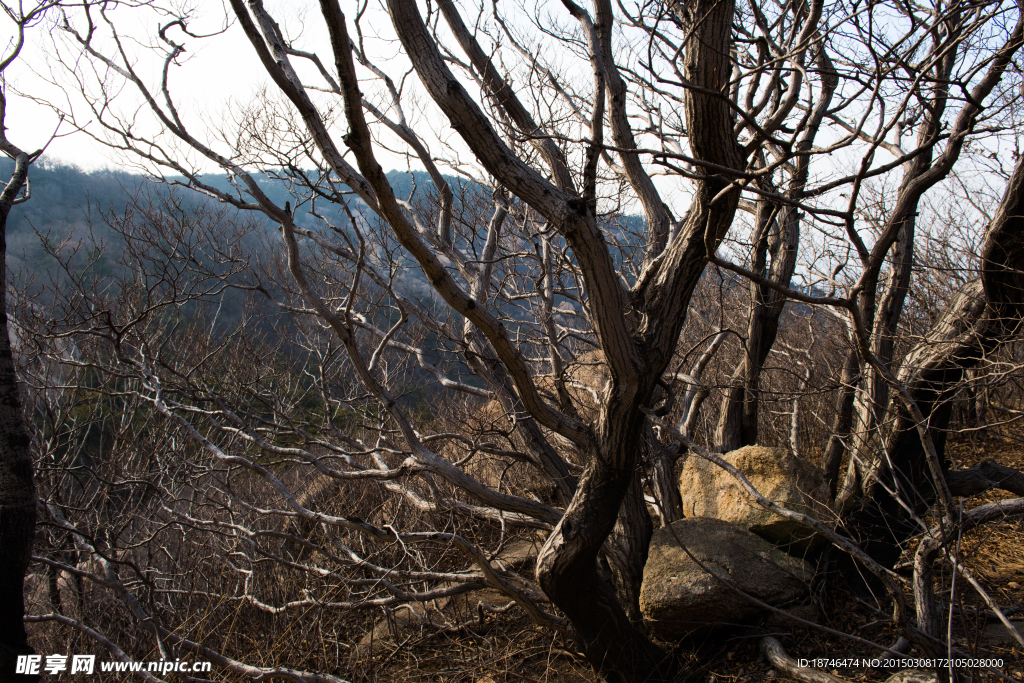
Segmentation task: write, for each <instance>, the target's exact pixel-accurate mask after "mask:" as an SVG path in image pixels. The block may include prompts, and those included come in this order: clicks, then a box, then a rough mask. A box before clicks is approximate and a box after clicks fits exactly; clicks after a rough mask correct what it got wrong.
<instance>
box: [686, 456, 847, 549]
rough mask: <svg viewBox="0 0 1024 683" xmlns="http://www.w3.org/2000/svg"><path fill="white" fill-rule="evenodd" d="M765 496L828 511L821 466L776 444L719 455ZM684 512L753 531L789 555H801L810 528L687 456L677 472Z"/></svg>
mask: <svg viewBox="0 0 1024 683" xmlns="http://www.w3.org/2000/svg"><path fill="white" fill-rule="evenodd" d="M722 457H723V458H724V459H725V460H726V461H728V462H729V463H730V464H732V465H733V466H735V467H736V468H737V469H738V470H740V471H741V472H743V474H744V475H745V476H746V477H747V479H749V480H750V483H751V484H753V485H754V488H756V489H757V490H758V491H760V492H761V494H762V495H763V496H764V497H766V498H768V499H769V500H771V501H773V502H775V503H778V504H779V505H782V506H783V507H786V508H788V509H790V510H794V511H796V512H802V513H804V514H808V515H810V516H812V517H814V518H816V519H818V520H821V521H823V522H826V523H827V522H828V520H829V519H830V518H831V517H832V514H831V511H830V509H829V507H828V504H827V502H826V501H828V499H829V495H828V487H827V486H826V484H825V475H824V472H822V470H821V469H820V468H818V467H817V466H815V465H814V464H812V463H810V462H808V461H806V460H803V459H802V458H797V457H795V456H793V455H790V454H789V453H787V452H786V451H784V450H781V449H778V448H765V447H764V446H746V447H744V448H740V449H737V450H735V451H732V452H730V453H726V454H725V455H723V456H722ZM679 492H680V494H681V496H682V499H683V514H684V515H686V516H687V517H714V518H716V519H721V520H724V521H726V522H731V523H732V524H735V525H736V526H739V527H741V528H743V529H747V530H749V531H752V532H754V533H755V534H757V535H758V536H760V537H762V538H764V539H766V540H768V541H770V542H771V543H774V544H776V545H778V546H780V547H782V548H783V549H784V550H786V551H787V552H789V553H791V554H794V555H803V553H805V552H806V551H807V549H808V548H809V547H810V545H811V543H812V541H813V540H814V532H813V531H812V530H811V529H810V528H808V527H806V526H804V525H802V524H800V523H799V522H795V521H793V520H790V519H786V518H784V517H780V516H779V515H776V514H775V513H773V512H770V511H768V510H766V509H765V508H763V507H761V506H760V505H758V504H757V503H756V502H754V500H753V499H752V498H750V496H748V495H747V493H746V491H745V490H744V489H743V488H742V487H741V486H740V484H739V482H737V481H736V479H735V478H734V477H733V476H732V475H731V474H729V473H728V472H726V471H725V470H723V469H722V468H720V467H718V466H717V465H715V464H714V463H711V462H708V461H707V460H704V459H703V458H699V457H696V456H691V457H690V458H689V459H687V461H686V464H685V465H684V466H683V470H682V473H681V474H680V476H679Z"/></svg>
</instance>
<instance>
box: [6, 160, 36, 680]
mask: <svg viewBox="0 0 1024 683" xmlns="http://www.w3.org/2000/svg"><path fill="white" fill-rule="evenodd" d="M28 164H29V158H28V155H27V154H24V153H23V154H19V155H18V156H17V157H16V159H15V168H14V174H13V175H12V177H11V180H10V182H9V183H8V184H7V187H6V189H5V190H4V191H3V193H2V194H0V682H4V683H6V682H7V681H15V680H18V681H22V682H24V681H28V680H30V679H32V678H33V677H29V676H22V675H16V674H15V673H14V670H15V663H16V660H17V656H18V655H24V654H32V652H33V650H32V648H31V647H29V644H28V638H27V635H26V633H25V624H24V617H25V572H26V571H27V570H28V564H29V560H30V559H31V557H32V542H33V540H34V538H35V530H36V490H35V484H34V482H33V480H32V453H31V452H30V451H29V443H30V441H29V436H28V430H27V429H26V428H25V422H24V417H23V415H22V407H21V393H20V391H19V389H18V376H17V373H16V370H15V364H14V355H13V354H12V352H11V337H10V331H9V328H8V323H7V265H6V256H7V216H8V214H9V213H10V211H11V206H13V203H14V200H15V198H16V197H17V195H18V193H19V192H20V191H21V188H22V187H23V186H24V184H25V180H26V179H27V178H28ZM36 678H37V677H36Z"/></svg>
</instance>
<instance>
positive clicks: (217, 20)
mask: <svg viewBox="0 0 1024 683" xmlns="http://www.w3.org/2000/svg"><path fill="white" fill-rule="evenodd" d="M268 4H271V3H268ZM211 5H212V7H210V6H208V9H204V10H202V11H199V12H197V13H196V16H195V18H194V20H193V22H192V23H190V25H189V29H190V30H191V31H193V32H196V33H206V32H215V31H219V30H221V29H223V28H224V22H225V17H226V16H227V15H226V10H225V8H222V7H220V6H219V5H217V4H216V3H211ZM57 18H58V17H57V15H56V14H52V15H51V17H49V19H48V20H46V21H45V22H44V23H43V24H42V25H39V26H36V27H34V28H33V30H32V31H31V33H30V34H29V35H28V36H27V39H26V46H25V48H24V50H23V52H22V54H21V57H20V59H19V60H18V61H17V62H15V63H14V64H12V65H11V67H10V68H9V69H8V74H7V75H8V82H9V87H8V99H9V102H8V114H7V126H8V135H9V138H10V139H11V140H12V141H13V142H14V143H15V144H17V145H19V146H20V147H21V148H22V149H25V150H32V151H34V150H36V149H39V148H40V147H41V146H43V145H46V144H47V142H48V141H49V145H48V146H47V149H46V155H45V158H46V159H47V160H49V161H56V162H61V163H67V164H73V165H76V166H78V167H80V168H83V169H85V170H95V169H101V168H117V167H120V166H122V165H123V162H124V160H123V158H120V157H118V156H117V155H116V154H115V153H113V152H112V151H111V150H110V149H109V148H107V147H105V146H104V145H102V144H100V143H98V142H96V141H95V140H93V139H91V138H90V137H88V136H87V135H83V134H81V133H80V132H76V131H75V130H74V127H73V126H70V125H68V124H67V123H64V124H61V125H58V124H59V123H60V119H59V117H58V115H57V113H56V112H55V111H53V109H52V108H51V107H48V106H45V105H43V104H41V103H39V102H37V101H33V99H34V98H37V99H45V100H49V101H52V102H54V103H57V104H58V106H67V105H68V104H72V105H73V106H74V107H75V108H76V110H77V111H85V109H84V106H83V103H82V101H81V99H80V97H76V94H75V93H74V88H73V83H71V82H70V81H69V80H68V77H67V74H66V70H65V69H63V68H62V67H61V66H60V64H59V63H58V58H57V57H58V55H57V51H56V50H55V38H54V37H55V36H58V37H59V36H60V31H59V29H57V28H56V27H55V22H56V20H57ZM125 18H126V17H125V16H122V17H117V19H118V20H119V21H123V20H124V19H125ZM150 19H151V21H149V22H147V25H139V26H138V27H137V30H138V32H137V33H133V35H146V34H150V35H152V34H154V33H155V31H154V29H153V27H154V26H155V25H156V20H155V18H153V17H150ZM122 25H123V24H122ZM128 25H129V26H131V24H130V23H129V24H128ZM3 28H4V31H5V33H4V35H3V40H4V43H5V44H9V41H10V38H11V29H12V25H11V24H10V23H9V22H8V23H7V24H5V25H4V27H3ZM169 35H172V36H174V29H172V30H171V31H170V32H169ZM178 37H183V36H181V34H180V33H179V34H178ZM58 39H60V38H58ZM185 41H186V49H187V50H188V53H187V58H186V59H185V60H183V61H182V65H181V66H180V67H179V68H175V69H172V81H171V82H172V91H173V92H174V93H175V96H176V97H177V98H178V102H179V103H180V105H181V107H182V114H183V115H184V116H186V117H188V116H190V115H191V116H192V117H193V119H196V120H197V119H198V118H199V117H204V116H205V117H210V116H217V115H218V114H217V112H220V111H223V110H224V108H225V107H227V106H228V105H229V104H231V103H232V102H238V101H249V100H251V99H252V98H253V97H254V96H255V94H256V93H257V92H258V90H259V87H260V85H261V84H262V83H264V82H265V81H266V80H267V79H266V77H265V75H264V72H263V71H262V69H256V68H253V61H255V59H256V53H255V51H254V49H253V47H252V45H250V44H249V41H248V39H247V38H246V37H245V34H244V33H243V32H242V30H241V29H240V28H239V27H238V26H237V24H235V23H233V22H232V23H230V24H229V25H228V26H227V29H226V31H225V32H224V33H223V34H222V35H217V36H215V37H212V38H208V39H205V40H196V39H192V38H185ZM66 46H67V43H66V42H65V54H68V52H69V51H68V50H67V47H66ZM137 52H138V53H139V54H140V55H142V54H144V51H143V50H141V49H137ZM117 80H118V79H117V78H116V77H114V78H112V79H110V82H111V85H113V86H116V85H117V83H116V81H117ZM121 80H122V81H123V79H121ZM183 86H184V87H183ZM14 91H21V92H22V93H23V95H19V94H17V93H16V92H14ZM24 95H28V97H26V96H24ZM118 99H119V101H120V103H121V106H122V109H123V110H125V111H131V110H132V109H133V108H134V107H137V106H138V103H140V102H141V100H140V99H138V98H137V97H136V96H135V94H134V92H132V91H131V89H130V88H124V89H123V90H122V92H121V93H120V94H119V98H118ZM186 120H188V118H186ZM91 128H92V129H95V126H92V127H91ZM55 131H56V132H57V133H58V136H57V137H56V138H54V139H52V140H51V136H53V135H54V132H55ZM97 132H99V131H97Z"/></svg>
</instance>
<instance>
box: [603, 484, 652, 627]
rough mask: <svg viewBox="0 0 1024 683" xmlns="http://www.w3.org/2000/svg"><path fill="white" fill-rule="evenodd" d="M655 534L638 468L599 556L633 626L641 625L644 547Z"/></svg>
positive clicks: (645, 560) (645, 550)
mask: <svg viewBox="0 0 1024 683" xmlns="http://www.w3.org/2000/svg"><path fill="white" fill-rule="evenodd" d="M653 534H654V525H653V524H652V523H651V515H650V513H649V512H647V503H646V502H645V501H644V489H643V482H642V481H641V479H640V473H639V471H638V472H636V473H635V474H634V476H633V483H632V484H631V485H630V487H629V491H628V492H627V493H626V497H625V499H624V500H623V501H622V505H621V506H620V507H619V517H618V519H616V520H615V526H614V527H612V531H611V533H610V534H608V540H607V541H606V542H605V547H604V551H603V553H602V555H603V556H604V559H605V560H606V561H607V562H608V568H609V569H610V570H611V579H612V585H614V586H615V593H616V594H617V595H618V596H619V602H620V603H621V604H622V607H623V609H625V610H626V616H627V617H629V620H630V621H631V622H633V625H634V627H637V628H642V624H643V615H642V614H641V613H640V584H641V583H642V582H643V579H644V564H646V563H647V548H648V546H649V545H650V543H651V536H652V535H653Z"/></svg>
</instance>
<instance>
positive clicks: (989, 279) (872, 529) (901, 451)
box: [848, 160, 1024, 566]
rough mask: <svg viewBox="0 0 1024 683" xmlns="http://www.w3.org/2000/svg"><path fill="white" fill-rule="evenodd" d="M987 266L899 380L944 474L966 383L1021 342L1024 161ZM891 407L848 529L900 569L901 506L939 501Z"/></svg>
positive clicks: (989, 238) (986, 254)
mask: <svg viewBox="0 0 1024 683" xmlns="http://www.w3.org/2000/svg"><path fill="white" fill-rule="evenodd" d="M981 260H982V263H981V279H980V280H975V281H973V282H970V283H968V284H967V285H966V286H964V287H963V288H962V289H961V291H960V292H958V293H957V295H956V296H955V297H954V299H953V301H952V302H951V303H950V305H949V308H948V309H947V310H946V312H945V314H944V315H943V316H942V318H941V319H940V320H939V321H938V323H936V325H935V327H934V328H933V329H932V331H931V332H930V333H929V334H928V335H927V336H926V338H925V339H924V340H923V342H922V343H921V344H919V345H918V346H917V347H916V348H915V349H914V350H912V351H911V352H910V353H909V354H908V355H907V358H906V359H905V360H904V363H903V367H902V368H901V370H900V373H899V376H898V377H897V379H898V381H899V382H901V383H902V384H903V385H904V386H906V388H907V390H908V392H909V393H910V395H911V397H912V398H913V399H914V401H915V402H916V403H917V405H918V407H919V408H920V410H921V413H922V414H923V415H924V417H925V419H926V420H927V425H926V428H927V434H928V435H929V436H930V438H931V439H932V441H933V443H934V445H935V449H936V451H937V452H938V455H939V458H940V459H941V460H942V461H943V467H945V459H944V456H945V445H946V429H947V427H948V426H949V418H950V414H951V413H952V406H953V400H952V399H953V398H954V396H955V395H956V393H957V392H958V390H959V389H960V387H959V383H960V382H962V380H963V379H964V378H965V377H966V376H967V372H968V371H969V370H970V369H972V368H974V367H975V366H976V365H977V364H978V363H979V361H981V360H982V359H983V358H984V357H985V356H986V355H987V354H988V353H989V352H990V351H991V350H992V349H994V348H995V347H996V345H997V344H998V343H1000V342H1001V341H1004V340H1006V339H1008V338H1010V337H1011V336H1013V335H1016V334H1019V332H1020V328H1021V320H1022V319H1024V276H1022V275H1021V273H1022V272H1024V270H1022V269H1024V160H1022V161H1020V162H1018V164H1017V167H1016V168H1015V169H1014V172H1013V176H1012V177H1011V178H1010V182H1009V184H1008V185H1007V188H1006V191H1005V193H1004V196H1003V201H1002V203H1001V205H1000V207H999V210H998V211H997V212H996V215H995V217H994V218H993V219H992V222H991V223H990V224H989V229H988V234H987V235H986V237H985V243H984V245H983V246H982V252H981ZM890 405H891V407H890V411H891V412H892V413H893V414H895V415H896V416H897V417H896V424H895V426H894V428H893V431H892V433H891V434H890V436H889V437H888V439H887V440H886V443H885V448H886V452H887V453H888V454H889V458H888V460H886V459H884V458H883V459H880V460H879V462H878V464H877V465H876V467H875V471H874V476H873V477H872V482H873V483H871V484H870V485H869V486H867V487H866V488H867V492H868V495H867V497H866V498H865V500H864V503H863V505H862V506H861V507H860V508H859V509H858V510H857V511H856V512H855V513H854V514H853V515H852V516H851V519H850V520H849V522H848V527H849V528H850V529H851V530H852V531H853V533H854V535H855V537H860V538H861V539H862V540H863V544H862V547H863V548H864V550H865V551H866V552H868V553H869V554H870V555H871V556H872V557H874V558H875V559H877V560H878V561H879V562H881V563H883V564H886V565H887V566H893V565H894V564H895V562H896V560H897V559H898V558H899V555H900V552H901V548H902V544H903V542H905V541H906V540H907V539H908V538H909V537H910V536H911V535H912V534H914V533H916V532H917V531H918V529H917V528H916V526H915V522H914V520H913V519H912V517H911V515H910V514H909V513H908V512H907V510H906V509H904V507H903V505H901V504H900V503H901V502H902V503H903V504H904V505H907V506H908V507H909V508H910V509H911V510H912V511H914V512H915V513H921V512H923V511H924V510H926V509H927V508H928V507H929V506H930V505H931V504H932V503H933V502H934V501H935V498H936V490H935V485H934V482H933V481H932V475H931V472H930V470H929V468H928V464H927V460H926V456H925V449H924V443H923V441H922V438H921V435H920V434H919V432H918V425H917V423H916V422H915V421H914V420H913V419H912V418H911V417H910V414H909V413H908V412H907V410H906V408H905V407H904V406H903V404H902V403H901V402H899V399H898V398H897V399H893V400H892V402H891V404H890ZM890 463H891V466H890ZM894 493H895V495H894ZM897 496H901V497H902V500H900V499H898V498H897Z"/></svg>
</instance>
